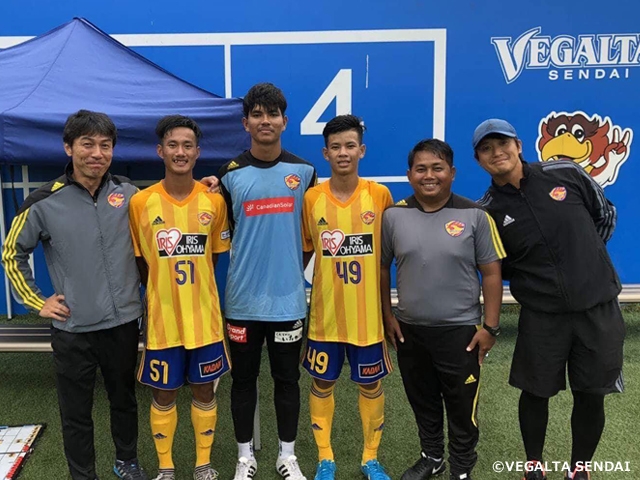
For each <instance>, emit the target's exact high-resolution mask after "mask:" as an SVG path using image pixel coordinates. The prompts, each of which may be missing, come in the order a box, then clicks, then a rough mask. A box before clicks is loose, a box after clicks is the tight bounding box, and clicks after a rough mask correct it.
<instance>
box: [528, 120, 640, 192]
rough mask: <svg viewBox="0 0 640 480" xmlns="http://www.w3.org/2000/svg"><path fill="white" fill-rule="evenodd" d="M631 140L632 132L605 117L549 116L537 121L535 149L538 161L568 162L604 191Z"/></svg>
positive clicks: (627, 151)
mask: <svg viewBox="0 0 640 480" xmlns="http://www.w3.org/2000/svg"><path fill="white" fill-rule="evenodd" d="M632 140H633V131H632V130H631V129H630V128H622V127H620V126H618V125H614V123H613V122H612V121H611V119H610V118H609V117H604V118H602V117H601V116H600V115H598V114H594V115H592V116H591V117H589V115H587V114H586V113H584V112H582V111H576V112H572V113H569V112H551V113H550V114H549V115H547V116H546V117H545V118H543V119H542V120H540V125H539V127H538V140H537V142H536V149H537V150H538V154H539V157H540V161H542V162H549V161H552V160H571V161H572V162H575V163H577V164H578V165H580V166H581V167H582V168H583V169H584V171H585V172H587V173H588V174H589V175H590V176H591V177H593V178H594V179H595V181H596V182H598V183H599V184H600V185H601V186H602V187H606V186H607V185H611V184H613V183H615V181H616V179H617V178H618V172H619V171H620V167H622V164H623V163H624V162H625V161H626V160H627V159H628V158H629V152H630V148H631V141H632Z"/></svg>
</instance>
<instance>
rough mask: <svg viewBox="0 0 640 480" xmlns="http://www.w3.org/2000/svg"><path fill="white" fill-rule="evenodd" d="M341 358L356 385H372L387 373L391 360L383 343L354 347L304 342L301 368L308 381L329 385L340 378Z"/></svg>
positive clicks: (389, 369)
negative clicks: (305, 373)
mask: <svg viewBox="0 0 640 480" xmlns="http://www.w3.org/2000/svg"><path fill="white" fill-rule="evenodd" d="M345 355H346V356H347V358H348V359H349V365H351V380H353V381H354V382H356V383H361V384H368V383H375V382H377V381H378V380H381V379H382V378H384V377H386V376H387V375H389V373H391V370H392V366H391V359H390V358H389V352H388V351H387V345H386V343H385V342H384V341H383V342H380V343H376V344H373V345H368V346H366V347H358V346H356V345H351V344H348V343H338V342H317V341H315V340H307V348H306V353H305V355H304V359H303V361H302V366H303V367H304V368H305V369H306V370H307V372H309V374H310V375H311V376H312V377H315V378H319V379H320V380H326V381H330V382H333V381H335V380H337V379H338V377H339V376H340V371H341V370H342V365H343V364H344V357H345Z"/></svg>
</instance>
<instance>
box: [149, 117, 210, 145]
mask: <svg viewBox="0 0 640 480" xmlns="http://www.w3.org/2000/svg"><path fill="white" fill-rule="evenodd" d="M180 127H184V128H188V129H190V130H193V134H194V135H195V136H196V143H200V139H201V138H202V130H200V127H199V126H198V124H197V123H196V121H195V120H193V119H192V118H189V117H185V116H184V115H167V116H166V117H162V118H161V119H160V121H159V122H158V125H156V135H157V136H158V140H160V143H162V141H163V140H164V137H165V135H167V133H169V132H170V131H171V130H173V129H174V128H180Z"/></svg>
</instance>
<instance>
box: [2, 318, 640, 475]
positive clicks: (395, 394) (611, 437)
mask: <svg viewBox="0 0 640 480" xmlns="http://www.w3.org/2000/svg"><path fill="white" fill-rule="evenodd" d="M625 319H626V323H627V341H626V347H625V366H624V373H625V381H626V392H625V393H624V394H621V395H610V396H608V397H607V400H606V410H607V425H606V428H605V432H604V434H603V437H602V441H601V443H600V446H599V448H598V451H597V452H596V457H595V460H601V461H606V460H608V461H613V462H617V461H621V462H625V461H629V462H631V463H630V468H631V470H632V471H631V472H625V473H599V474H594V475H593V476H592V479H593V480H597V479H611V480H615V479H620V480H622V479H625V480H626V479H640V442H639V441H638V438H640V437H639V435H638V434H639V433H640V432H639V429H638V424H639V419H640V308H638V306H629V307H626V308H625ZM5 321H6V320H0V322H3V323H4V322H5ZM38 321H39V320H38V319H37V318H35V317H33V316H25V317H17V318H16V319H14V320H13V322H14V323H34V322H38ZM502 322H503V335H502V336H501V337H500V340H499V343H498V344H497V345H496V347H495V348H494V349H493V351H492V352H491V355H490V356H489V357H488V359H487V361H486V362H485V365H484V367H483V369H482V380H481V392H480V400H479V412H478V419H479V423H480V442H479V445H478V464H477V466H476V469H475V470H474V475H473V478H474V480H502V479H505V480H507V479H509V480H515V479H519V478H521V477H522V475H521V474H518V473H515V472H512V473H508V472H506V471H505V472H502V473H496V472H494V470H493V465H494V463H495V462H516V461H522V460H524V450H523V447H522V441H521V438H520V431H519V427H518V416H517V402H518V396H519V391H518V390H516V389H514V388H512V387H510V386H509V385H508V383H507V379H508V374H509V365H510V361H511V354H512V352H513V347H514V342H515V336H516V322H517V309H516V308H514V307H505V309H504V311H503V316H502ZM392 357H393V360H394V362H395V355H392ZM262 373H263V374H262V375H261V376H260V405H261V419H262V425H261V427H262V428H261V434H262V444H263V448H262V450H261V451H260V452H258V453H257V458H258V473H257V475H256V477H255V478H256V480H260V479H263V480H269V479H278V478H280V477H279V476H278V475H277V474H276V473H275V467H274V465H275V460H276V455H277V449H278V444H277V435H276V426H275V414H274V408H273V392H272V381H271V377H270V375H269V368H268V360H267V358H266V355H265V356H263V368H262ZM347 373H348V372H347V368H345V369H343V375H342V377H341V378H340V381H339V382H338V386H337V388H336V413H335V419H334V427H333V448H334V451H335V454H336V462H337V465H338V473H337V478H338V479H358V478H361V475H360V473H359V464H360V455H361V449H362V433H361V426H360V417H359V414H358V409H357V403H358V402H357V388H356V386H355V385H354V384H352V383H351V382H350V381H349V379H348V375H347ZM230 380H231V379H230V377H229V376H226V377H225V378H223V380H222V381H221V383H220V387H219V389H218V426H217V429H216V437H215V444H214V448H213V453H212V464H213V466H214V468H216V469H217V470H218V471H219V472H220V478H221V479H222V480H230V479H231V478H232V477H233V472H234V468H235V461H236V445H235V441H234V436H233V425H232V422H231V414H230V406H229V390H230V384H231V381H230ZM309 384H310V382H309V377H308V375H307V374H306V373H305V372H302V381H301V390H302V399H303V401H302V410H301V413H300V428H299V435H298V440H297V448H296V450H297V454H298V457H299V461H300V465H301V467H302V470H303V472H304V473H305V474H306V476H307V478H308V479H309V480H311V479H312V478H313V474H314V471H315V463H316V460H317V457H316V455H317V454H316V447H315V444H314V441H313V436H312V432H311V427H310V423H309V409H308V401H307V398H308V391H309ZM384 387H385V392H386V421H385V431H384V435H383V437H382V445H381V447H380V455H379V459H380V461H381V463H382V464H383V465H384V466H385V467H386V468H387V471H388V472H389V474H390V476H391V478H393V479H399V478H400V476H401V475H402V473H403V471H404V470H405V469H406V468H407V467H408V466H409V465H411V464H412V463H413V462H414V461H415V460H416V459H417V456H418V452H419V444H418V437H417V427H416V425H415V422H414V418H413V413H412V411H411V409H410V407H409V404H408V402H407V400H406V397H405V394H404V390H403V387H402V382H401V379H400V374H399V372H398V371H397V369H396V371H395V372H394V373H392V374H391V375H390V376H389V377H388V378H387V379H385V381H384ZM150 397H151V393H150V392H149V390H148V389H146V388H144V387H142V386H139V387H138V400H139V411H140V414H139V425H140V437H139V458H140V461H141V463H142V464H143V466H144V467H145V468H146V469H147V471H148V472H149V473H150V474H153V476H154V475H155V473H156V468H157V459H156V455H155V450H154V447H153V442H152V438H151V434H150V429H149V424H148V412H149V403H150ZM189 397H190V395H189V391H188V389H186V388H184V389H182V392H181V395H180V397H179V404H178V409H179V422H178V430H177V434H176V439H175V443H174V460H175V463H176V467H177V478H178V479H189V478H192V468H193V466H192V465H193V462H194V459H195V453H194V440H193V430H192V428H191V420H190V413H189V403H190V398H189ZM0 402H1V403H0V405H1V407H0V425H15V424H27V423H42V422H44V423H47V425H48V426H47V429H46V430H45V432H44V434H43V436H42V437H41V439H40V440H39V441H38V443H37V446H36V450H35V452H34V454H33V456H32V457H31V458H30V459H29V461H28V462H27V464H26V466H25V468H24V470H23V472H22V474H21V476H20V478H21V479H22V480H44V479H67V478H70V477H69V474H68V471H67V467H66V461H65V458H64V453H63V450H62V436H61V431H60V419H59V415H58V406H57V397H56V390H55V383H54V372H53V366H52V360H51V356H50V354H46V353H0ZM550 405H551V409H550V419H549V427H548V433H547V442H546V445H545V456H546V459H547V461H548V462H551V461H559V462H564V461H567V460H568V459H569V455H570V448H571V432H570V429H569V415H570V408H571V395H570V393H569V392H562V393H561V394H560V395H558V396H557V397H554V398H553V399H552V400H551V403H550ZM94 420H95V444H96V455H97V465H98V474H99V475H100V477H101V478H102V479H103V480H104V479H109V478H115V476H114V475H113V473H111V466H112V463H113V459H114V448H113V444H112V442H111V439H110V434H109V409H108V403H107V399H106V394H105V391H104V387H103V385H102V380H101V379H100V378H99V379H98V383H97V388H96V393H95V406H94ZM439 478H442V477H439ZM445 478H448V477H445ZM548 478H549V479H550V480H553V479H557V480H560V479H561V478H563V477H562V474H561V473H560V472H551V473H549V476H548Z"/></svg>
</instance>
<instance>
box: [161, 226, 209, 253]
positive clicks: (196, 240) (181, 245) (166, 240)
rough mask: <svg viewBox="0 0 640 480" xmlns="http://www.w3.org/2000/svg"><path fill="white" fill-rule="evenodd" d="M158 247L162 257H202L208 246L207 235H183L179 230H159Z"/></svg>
mask: <svg viewBox="0 0 640 480" xmlns="http://www.w3.org/2000/svg"><path fill="white" fill-rule="evenodd" d="M156 245H157V247H158V254H159V255H160V256H161V257H177V256H193V255H195V256H202V255H204V252H205V248H206V246H207V235H206V234H202V233H182V232H181V231H180V230H179V229H177V228H171V229H168V230H158V231H157V232H156Z"/></svg>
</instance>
